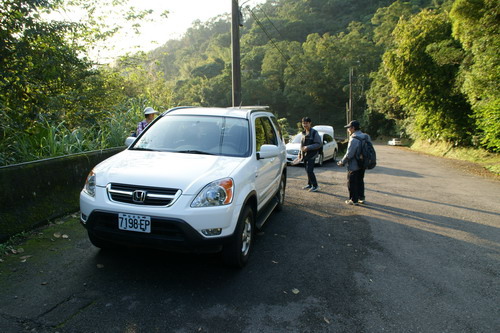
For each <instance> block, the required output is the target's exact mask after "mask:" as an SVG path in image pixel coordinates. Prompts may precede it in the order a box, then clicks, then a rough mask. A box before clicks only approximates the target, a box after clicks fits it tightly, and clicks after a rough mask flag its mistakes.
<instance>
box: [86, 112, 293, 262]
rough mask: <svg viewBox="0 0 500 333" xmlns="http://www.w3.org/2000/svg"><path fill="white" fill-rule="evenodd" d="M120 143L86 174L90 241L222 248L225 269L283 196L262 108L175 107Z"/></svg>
mask: <svg viewBox="0 0 500 333" xmlns="http://www.w3.org/2000/svg"><path fill="white" fill-rule="evenodd" d="M129 139H130V138H129ZM129 139H128V140H129ZM128 142H129V143H130V142H131V143H130V146H129V147H128V148H127V149H126V150H125V151H123V152H121V153H119V154H117V155H115V156H113V157H111V158H108V159H107V160H105V161H103V162H101V163H100V164H99V165H97V166H96V167H95V168H94V169H93V170H92V171H91V172H90V174H89V176H88V177H87V181H86V183H85V187H84V188H83V190H82V192H81V193H80V210H81V214H80V219H81V222H82V224H83V225H84V226H85V227H86V228H87V231H88V235H89V238H90V241H91V242H92V243H93V244H94V245H95V246H97V247H100V248H105V247H112V246H116V245H125V246H139V247H147V248H158V249H165V250H174V251H188V252H215V251H221V250H222V253H223V257H224V259H225V260H226V262H227V263H228V264H230V265H233V266H237V267H242V266H244V265H245V264H246V262H247V260H248V256H249V254H250V250H251V248H252V244H253V239H254V232H255V228H260V227H262V225H263V224H264V223H265V221H266V220H267V218H268V217H269V215H270V214H271V213H272V211H273V210H274V209H275V208H276V209H278V210H281V209H282V206H283V201H284V198H285V186H286V151H285V145H284V142H283V139H282V136H281V132H280V128H279V126H278V122H277V120H276V118H275V117H274V116H273V114H272V113H270V112H268V111H266V108H265V107H242V108H201V107H179V108H174V109H171V110H168V111H166V112H165V113H163V114H162V115H161V116H159V117H158V118H157V119H155V121H154V122H153V123H152V124H151V125H149V126H148V127H147V128H146V130H145V131H144V132H143V133H141V135H140V136H139V137H138V138H135V140H130V141H128Z"/></svg>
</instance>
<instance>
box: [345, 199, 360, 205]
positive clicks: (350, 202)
mask: <svg viewBox="0 0 500 333" xmlns="http://www.w3.org/2000/svg"><path fill="white" fill-rule="evenodd" d="M345 203H346V204H348V205H351V206H357V205H358V203H357V202H354V201H352V200H350V199H349V200H346V201H345Z"/></svg>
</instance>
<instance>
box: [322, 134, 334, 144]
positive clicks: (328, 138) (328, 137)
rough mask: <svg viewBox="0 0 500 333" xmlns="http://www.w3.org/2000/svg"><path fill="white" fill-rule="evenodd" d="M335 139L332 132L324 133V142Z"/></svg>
mask: <svg viewBox="0 0 500 333" xmlns="http://www.w3.org/2000/svg"><path fill="white" fill-rule="evenodd" d="M332 141H333V138H332V136H331V135H330V134H324V135H323V143H325V142H326V143H329V142H332Z"/></svg>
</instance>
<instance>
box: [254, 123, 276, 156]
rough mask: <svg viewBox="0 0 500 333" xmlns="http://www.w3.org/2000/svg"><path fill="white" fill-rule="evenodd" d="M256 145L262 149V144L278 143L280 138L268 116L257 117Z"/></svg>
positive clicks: (258, 149)
mask: <svg viewBox="0 0 500 333" xmlns="http://www.w3.org/2000/svg"><path fill="white" fill-rule="evenodd" d="M255 141H256V142H255V147H256V149H257V151H260V147H261V146H262V145H265V144H268V145H275V146H277V145H278V138H277V135H276V132H275V131H274V128H273V125H272V124H271V121H270V120H269V118H268V117H258V118H256V119H255Z"/></svg>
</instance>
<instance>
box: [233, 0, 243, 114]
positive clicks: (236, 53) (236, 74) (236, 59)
mask: <svg viewBox="0 0 500 333" xmlns="http://www.w3.org/2000/svg"><path fill="white" fill-rule="evenodd" d="M231 2H232V11H231V40H232V42H231V48H232V58H231V65H232V87H233V88H232V95H233V106H240V105H241V68H240V25H241V22H240V7H239V5H238V0H231Z"/></svg>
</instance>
